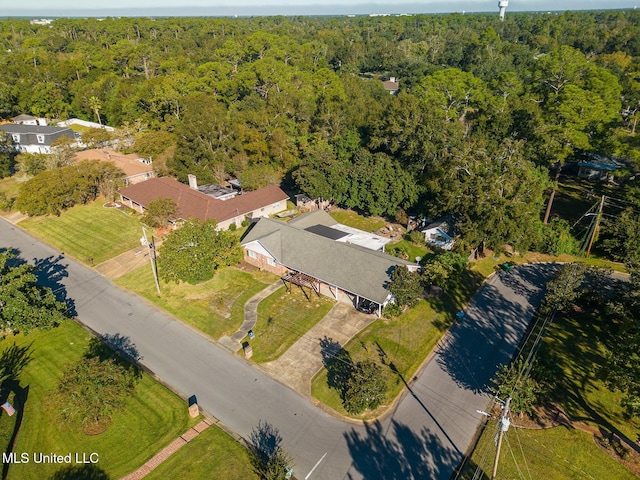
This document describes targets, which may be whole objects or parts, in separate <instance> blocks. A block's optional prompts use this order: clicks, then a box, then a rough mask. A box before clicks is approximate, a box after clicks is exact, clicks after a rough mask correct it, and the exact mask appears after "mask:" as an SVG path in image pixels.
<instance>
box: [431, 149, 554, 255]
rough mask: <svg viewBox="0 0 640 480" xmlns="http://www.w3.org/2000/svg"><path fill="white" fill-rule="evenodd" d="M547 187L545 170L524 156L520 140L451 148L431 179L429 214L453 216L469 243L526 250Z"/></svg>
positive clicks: (531, 237)
mask: <svg viewBox="0 0 640 480" xmlns="http://www.w3.org/2000/svg"><path fill="white" fill-rule="evenodd" d="M548 186H549V180H548V177H547V173H546V171H545V170H543V169H541V168H538V167H536V166H535V165H534V164H533V163H532V162H530V161H529V160H526V159H525V158H524V156H523V150H522V143H521V142H514V141H511V140H505V141H504V142H503V144H502V145H500V146H498V147H497V148H495V149H493V150H492V149H488V148H486V147H485V146H484V145H482V144H468V145H466V146H465V147H464V148H463V149H461V150H452V151H451V152H449V154H448V155H447V157H446V158H445V159H443V160H442V161H441V162H439V164H438V167H437V170H436V171H435V172H434V173H433V175H432V176H431V177H430V178H429V179H428V181H427V190H428V193H429V197H430V199H431V202H432V208H431V210H432V211H431V212H430V213H431V214H432V215H433V216H434V217H435V216H441V215H443V214H454V215H455V216H456V225H457V228H458V229H459V230H460V233H461V236H462V237H463V238H464V239H465V240H466V241H467V242H469V243H470V244H472V245H477V244H479V243H480V242H482V241H486V242H487V243H488V245H489V246H490V247H492V248H498V249H500V248H502V247H503V246H504V245H505V244H510V245H513V246H514V247H515V248H516V249H518V250H525V249H527V248H528V247H529V246H530V245H531V244H532V243H533V242H534V241H535V240H536V232H537V228H536V222H537V221H538V219H539V216H540V212H541V210H542V206H543V194H544V192H545V190H546V189H547V188H548Z"/></svg>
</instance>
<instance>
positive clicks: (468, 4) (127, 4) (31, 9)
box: [0, 0, 640, 17]
mask: <svg viewBox="0 0 640 480" xmlns="http://www.w3.org/2000/svg"><path fill="white" fill-rule="evenodd" d="M0 2H1V3H2V4H3V5H0V17H1V16H7V15H39V14H40V13H42V14H48V15H52V14H55V13H56V12H61V14H62V13H64V12H69V11H75V12H82V11H88V10H92V9H95V10H96V11H97V10H100V11H105V10H109V11H121V12H123V15H125V16H126V13H124V12H126V9H141V8H144V9H153V10H162V9H165V10H166V9H174V8H175V9H178V10H177V11H178V12H180V10H182V11H183V12H184V13H182V14H184V15H188V10H189V9H190V7H195V8H208V9H211V10H212V11H214V10H216V9H225V10H227V9H229V8H234V7H236V8H239V9H242V10H246V8H247V7H251V6H256V7H257V9H260V10H262V9H264V8H265V7H268V6H278V7H280V8H279V9H278V12H277V13H281V12H282V11H285V12H286V11H287V10H288V9H287V8H286V7H287V6H290V7H291V13H292V14H299V11H300V7H303V10H302V11H306V12H307V13H309V14H313V13H314V11H319V12H323V13H328V12H331V11H335V12H336V13H339V12H343V11H346V10H350V11H353V10H358V11H361V13H370V12H371V11H376V12H379V11H388V12H392V13H398V12H404V11H411V12H420V13H431V12H434V13H435V12H461V11H468V12H474V11H476V12H491V11H497V9H498V0H422V1H419V0H385V1H381V0H342V1H340V0H306V1H305V0H108V1H106V2H105V1H102V2H101V1H99V0H98V1H93V2H91V1H90V0H55V1H52V0H29V1H28V2H24V4H22V5H20V2H8V1H7V0H0ZM7 4H8V5H7ZM636 5H638V6H640V0H510V1H509V7H508V9H507V12H509V11H536V10H540V11H546V10H586V9H618V8H634V7H635V6H636ZM409 6H410V7H411V8H403V7H409ZM294 7H298V8H294ZM21 12H24V13H21ZM176 15H180V13H176Z"/></svg>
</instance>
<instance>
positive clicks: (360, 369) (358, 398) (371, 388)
mask: <svg viewBox="0 0 640 480" xmlns="http://www.w3.org/2000/svg"><path fill="white" fill-rule="evenodd" d="M386 392H387V381H386V378H385V376H384V375H383V372H382V367H380V365H379V364H377V363H375V362H374V361H372V360H364V361H362V362H358V363H356V364H354V365H353V368H352V370H351V375H350V376H349V378H348V380H347V385H346V388H345V390H344V408H345V409H346V410H347V412H349V413H362V412H364V411H365V410H366V409H370V410H373V409H375V408H377V407H379V406H380V405H381V404H382V402H383V400H384V396H385V394H386Z"/></svg>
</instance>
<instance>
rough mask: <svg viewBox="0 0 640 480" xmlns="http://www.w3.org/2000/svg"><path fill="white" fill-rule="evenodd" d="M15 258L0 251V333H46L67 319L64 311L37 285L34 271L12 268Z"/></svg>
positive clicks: (24, 265)
mask: <svg viewBox="0 0 640 480" xmlns="http://www.w3.org/2000/svg"><path fill="white" fill-rule="evenodd" d="M15 258H17V257H16V255H15V254H14V253H13V252H11V251H8V250H5V251H3V252H0V330H2V331H3V332H5V333H6V332H14V333H17V332H22V333H29V331H31V330H33V329H41V330H48V329H50V328H53V327H57V326H58V325H59V324H60V323H62V322H63V321H64V320H65V319H66V318H67V308H66V305H65V304H64V303H63V302H59V301H58V300H56V297H55V295H54V293H53V292H52V291H51V289H50V288H48V287H43V286H41V285H38V282H37V277H36V268H35V267H34V266H32V265H30V264H28V263H22V264H19V265H15V264H14V262H13V260H14V259H15Z"/></svg>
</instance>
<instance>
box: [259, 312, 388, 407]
mask: <svg viewBox="0 0 640 480" xmlns="http://www.w3.org/2000/svg"><path fill="white" fill-rule="evenodd" d="M376 318H377V317H376V316H375V315H366V314H364V313H360V312H358V311H357V310H356V309H355V308H353V306H351V305H348V304H345V303H342V302H337V303H336V304H335V305H334V306H333V308H332V309H331V310H329V312H328V313H327V314H326V315H325V316H324V318H323V319H322V320H320V321H319V322H318V323H317V324H316V325H315V326H314V327H313V328H312V329H311V330H309V331H308V332H307V333H306V334H304V335H303V336H302V338H300V340H298V341H297V342H296V343H295V344H293V345H292V346H291V347H290V348H289V349H288V350H287V351H286V352H285V353H284V354H283V355H282V356H281V357H280V358H279V359H277V360H275V361H273V362H269V363H265V364H262V365H260V367H261V368H262V369H263V370H265V371H266V372H267V373H268V374H269V375H271V376H272V377H273V378H275V379H276V380H278V381H279V382H281V383H284V384H285V385H286V386H288V387H289V388H292V389H293V390H296V391H297V392H299V393H301V394H303V395H305V396H307V397H309V396H311V379H312V378H313V376H314V375H315V374H316V373H317V372H318V370H320V369H321V368H322V367H323V366H324V362H325V360H326V359H328V358H331V357H332V356H333V355H335V354H336V353H337V352H338V351H339V350H340V348H342V347H343V346H344V345H345V344H346V343H347V342H348V341H349V340H350V339H351V338H352V337H353V336H354V335H356V334H357V333H358V332H359V331H360V330H362V329H363V328H365V327H366V326H367V325H369V324H370V323H372V322H373V321H375V320H376Z"/></svg>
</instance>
